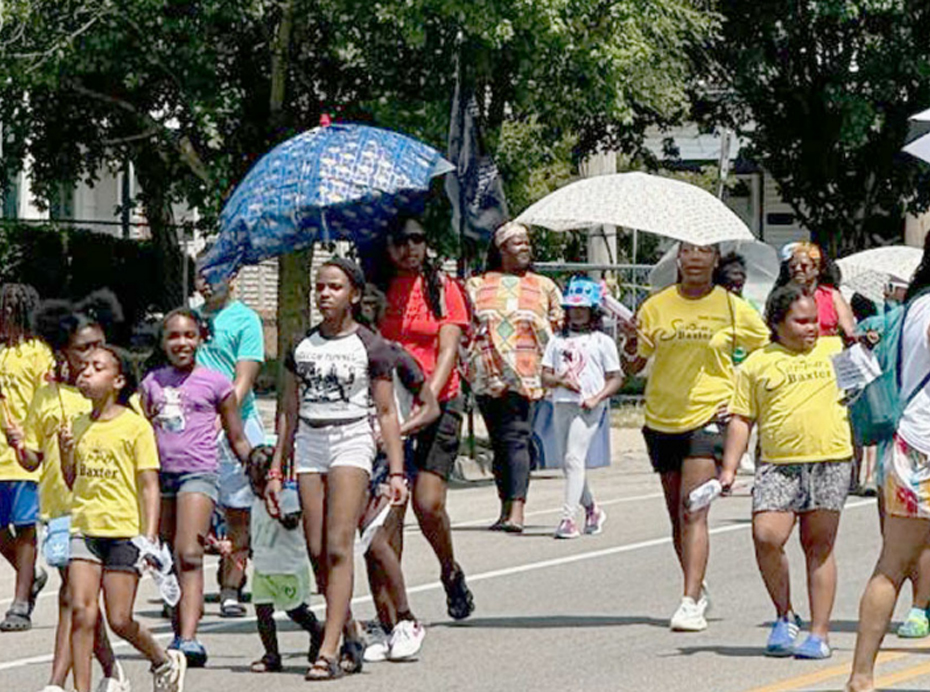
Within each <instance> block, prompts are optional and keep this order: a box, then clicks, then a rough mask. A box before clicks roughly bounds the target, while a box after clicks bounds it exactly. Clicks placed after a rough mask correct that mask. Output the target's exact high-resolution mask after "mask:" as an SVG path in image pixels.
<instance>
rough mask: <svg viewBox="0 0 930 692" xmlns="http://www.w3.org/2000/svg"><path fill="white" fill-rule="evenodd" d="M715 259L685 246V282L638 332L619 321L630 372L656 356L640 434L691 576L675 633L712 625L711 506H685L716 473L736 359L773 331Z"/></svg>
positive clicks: (649, 307) (650, 312) (664, 295)
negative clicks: (720, 277)
mask: <svg viewBox="0 0 930 692" xmlns="http://www.w3.org/2000/svg"><path fill="white" fill-rule="evenodd" d="M718 260H719V251H718V249H717V248H716V247H714V246H699V245H689V244H682V245H681V247H680V248H679V250H678V267H679V274H680V280H679V282H678V283H677V284H675V285H673V286H670V287H668V288H666V289H665V290H663V291H661V292H659V293H657V294H655V295H653V296H651V297H650V298H649V299H648V300H646V302H645V303H643V305H642V307H641V308H640V310H639V314H638V315H637V320H636V325H633V324H630V323H625V324H621V328H622V329H623V331H624V332H625V333H626V335H627V339H626V344H625V345H624V351H623V356H624V357H623V361H624V362H623V368H624V370H625V371H626V372H627V374H631V375H632V374H636V373H638V372H640V371H641V370H642V369H643V368H644V367H645V366H646V363H647V361H648V360H649V359H652V372H651V373H650V375H649V381H648V383H647V385H646V425H645V427H644V428H643V437H644V438H645V440H646V446H647V448H648V450H649V458H650V460H651V461H652V466H653V468H654V469H655V470H656V472H658V473H659V475H660V476H661V479H662V490H663V492H664V493H665V503H666V507H667V509H668V514H669V519H670V520H671V523H672V538H673V540H674V544H675V552H676V554H677V555H678V560H679V563H680V564H681V569H682V572H683V574H684V595H683V597H682V600H681V604H680V605H679V606H678V609H677V610H676V611H675V614H674V615H673V616H672V619H671V622H670V626H671V628H672V629H673V630H676V631H688V632H696V631H700V630H703V629H705V628H706V627H707V621H706V620H705V619H704V613H705V611H706V610H707V603H708V601H707V594H706V586H705V585H704V573H705V570H706V569H707V556H708V553H709V543H708V542H709V534H708V530H707V508H706V507H705V508H703V509H700V510H696V511H688V509H687V507H686V501H687V499H688V496H689V494H690V493H691V492H692V491H693V490H694V489H695V488H698V487H700V486H702V485H703V484H704V483H707V482H708V481H710V480H711V479H714V478H716V476H717V468H716V464H717V462H718V461H719V460H720V457H721V455H722V453H723V431H722V429H721V425H722V423H721V422H720V420H719V419H720V416H721V414H722V413H723V412H725V409H726V406H727V403H728V402H729V400H730V395H731V393H732V391H733V363H734V360H736V361H738V360H739V359H740V358H742V357H744V356H745V354H746V353H748V352H751V351H754V350H755V349H757V348H759V347H761V346H762V345H764V344H765V343H766V342H767V341H768V329H767V328H766V326H765V324H764V323H763V322H762V318H761V317H759V315H758V314H757V313H756V311H755V310H753V309H752V307H751V306H750V305H749V304H748V303H746V302H745V301H744V300H742V299H741V298H738V297H736V296H734V295H732V294H730V293H728V292H727V291H726V290H725V289H724V288H721V287H719V286H714V283H713V273H714V267H715V266H716V264H717V261H718Z"/></svg>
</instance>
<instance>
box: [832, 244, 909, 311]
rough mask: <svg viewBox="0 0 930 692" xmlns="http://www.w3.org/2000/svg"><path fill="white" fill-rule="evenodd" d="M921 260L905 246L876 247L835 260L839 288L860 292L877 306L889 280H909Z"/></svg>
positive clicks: (883, 295)
mask: <svg viewBox="0 0 930 692" xmlns="http://www.w3.org/2000/svg"><path fill="white" fill-rule="evenodd" d="M921 257H923V251H922V250H921V249H920V248H916V247H909V246H907V245H889V246H887V247H877V248H873V249H872V250H865V251H864V252H857V253H856V254H854V255H849V256H848V257H843V258H841V259H838V260H837V261H836V264H837V265H838V266H839V268H840V271H841V272H843V288H845V289H847V290H849V291H853V292H857V293H861V294H862V295H864V296H865V297H866V298H868V299H869V300H871V301H873V302H874V303H876V304H877V305H881V304H882V303H883V302H884V301H885V285H886V284H887V283H888V281H889V280H891V279H892V278H895V279H899V280H901V281H910V280H911V277H912V276H913V275H914V272H915V271H917V265H919V264H920V259H921Z"/></svg>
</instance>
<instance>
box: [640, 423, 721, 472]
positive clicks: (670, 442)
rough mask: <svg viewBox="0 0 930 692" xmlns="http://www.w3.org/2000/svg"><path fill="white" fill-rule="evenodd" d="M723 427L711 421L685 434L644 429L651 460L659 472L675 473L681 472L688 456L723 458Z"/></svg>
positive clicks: (716, 459)
mask: <svg viewBox="0 0 930 692" xmlns="http://www.w3.org/2000/svg"><path fill="white" fill-rule="evenodd" d="M723 434H724V427H723V425H722V424H721V423H717V422H714V421H711V422H710V423H707V424H706V425H702V426H701V427H700V428H696V429H695V430H688V431H687V432H683V433H665V432H659V431H658V430H653V429H652V428H650V427H648V426H646V427H644V428H643V437H644V438H645V440H646V449H648V450H649V461H651V462H652V468H653V469H654V470H655V471H656V473H673V472H675V471H681V464H682V462H683V461H684V460H685V459H692V458H698V459H714V460H715V461H717V462H719V461H721V460H722V459H723Z"/></svg>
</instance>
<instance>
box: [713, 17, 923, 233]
mask: <svg viewBox="0 0 930 692" xmlns="http://www.w3.org/2000/svg"><path fill="white" fill-rule="evenodd" d="M718 8H719V10H720V12H721V13H722V14H723V15H724V17H725V22H724V25H723V29H722V31H721V40H720V41H719V42H718V43H717V44H716V46H715V47H714V48H713V55H715V56H716V57H717V60H718V64H717V69H716V70H714V71H713V74H712V79H711V81H710V82H709V83H710V84H712V85H713V90H709V89H708V90H706V91H705V94H704V96H705V98H706V103H705V105H707V106H708V110H707V111H705V113H710V115H711V117H713V118H714V119H718V118H720V116H721V115H723V116H724V119H725V120H727V121H729V122H730V123H731V124H733V125H734V126H735V127H736V129H737V130H738V131H740V132H741V133H743V134H746V135H747V137H748V140H749V142H750V146H749V150H748V152H746V153H747V155H748V157H749V158H750V159H752V160H754V161H756V162H757V163H759V164H761V165H762V166H763V167H764V168H765V169H766V170H767V171H768V172H770V173H771V174H772V175H773V176H774V177H775V179H776V180H777V182H778V184H779V187H780V190H781V193H782V196H783V197H784V198H785V199H786V200H787V201H788V202H789V203H790V204H791V205H792V207H793V208H794V210H795V213H796V214H797V216H798V217H799V219H800V220H801V222H802V223H803V224H804V225H805V226H806V227H807V228H809V229H810V230H811V231H812V233H813V235H814V237H815V238H817V239H818V240H819V241H820V242H822V243H824V244H825V245H827V246H829V247H830V248H831V249H832V250H833V251H836V250H839V249H863V248H865V247H869V246H870V245H873V244H875V243H876V242H878V243H887V242H891V241H897V242H900V240H901V232H902V228H903V222H902V219H903V215H904V213H905V211H922V210H924V209H926V208H927V205H928V203H930V185H928V183H930V175H928V170H930V169H928V168H927V167H926V166H925V165H924V164H921V163H918V162H917V161H916V160H914V159H912V158H910V157H909V156H907V155H905V154H902V153H901V152H900V149H901V147H902V146H903V143H904V138H905V135H906V133H907V129H908V124H907V119H908V116H909V115H911V114H913V113H915V112H917V111H920V110H923V109H925V108H927V107H928V106H930V47H928V44H927V36H928V35H930V5H928V4H927V3H926V2H921V1H919V0H813V1H810V0H805V1H803V2H801V1H798V0H790V1H786V2H777V3H771V2H755V1H753V0H721V2H720V3H719V5H718Z"/></svg>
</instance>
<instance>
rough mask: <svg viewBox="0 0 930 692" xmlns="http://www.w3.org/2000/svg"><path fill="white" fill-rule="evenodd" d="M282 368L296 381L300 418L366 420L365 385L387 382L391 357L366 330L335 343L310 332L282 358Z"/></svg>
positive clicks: (382, 343) (367, 387) (368, 402)
mask: <svg viewBox="0 0 930 692" xmlns="http://www.w3.org/2000/svg"><path fill="white" fill-rule="evenodd" d="M285 365H286V367H287V368H288V369H289V370H290V371H291V372H292V373H294V375H295V376H296V377H297V385H298V391H299V394H300V417H301V418H302V419H304V420H307V421H313V422H316V423H326V422H327V421H349V420H361V419H363V418H367V417H368V415H369V412H370V411H371V384H372V382H373V381H374V380H377V379H384V380H390V379H391V377H392V371H393V369H394V357H393V356H392V355H391V351H390V349H389V348H388V345H387V343H386V342H385V341H384V340H383V339H382V338H381V337H380V336H378V335H377V334H375V333H374V332H372V331H371V330H370V329H368V328H367V327H363V326H359V327H358V329H356V330H355V331H354V332H352V333H351V334H347V335H345V336H340V337H326V336H324V335H323V333H322V332H321V331H320V330H319V329H314V330H312V331H311V332H310V333H309V334H308V335H307V336H306V338H304V339H303V340H302V341H301V342H300V343H299V344H297V347H296V348H295V349H293V350H292V351H291V352H290V353H289V354H288V358H287V360H286V362H285Z"/></svg>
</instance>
